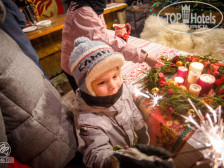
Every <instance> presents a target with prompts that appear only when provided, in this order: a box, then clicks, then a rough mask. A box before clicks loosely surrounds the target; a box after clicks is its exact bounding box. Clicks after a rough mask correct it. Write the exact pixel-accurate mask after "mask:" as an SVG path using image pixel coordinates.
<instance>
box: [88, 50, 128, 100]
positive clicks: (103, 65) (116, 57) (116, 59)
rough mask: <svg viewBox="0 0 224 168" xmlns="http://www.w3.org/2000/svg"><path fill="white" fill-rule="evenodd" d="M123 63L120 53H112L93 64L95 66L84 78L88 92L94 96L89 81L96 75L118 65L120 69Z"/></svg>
mask: <svg viewBox="0 0 224 168" xmlns="http://www.w3.org/2000/svg"><path fill="white" fill-rule="evenodd" d="M123 65H124V57H123V55H122V54H120V53H114V54H113V55H110V56H108V57H107V58H105V59H103V60H102V61H101V62H99V63H98V64H97V65H95V67H94V68H93V69H92V70H91V71H90V72H89V74H88V76H87V78H86V87H87V89H88V91H89V93H90V94H91V95H92V96H96V95H95V92H94V91H93V89H92V86H91V83H92V81H94V80H95V79H96V78H97V77H98V76H100V75H101V74H102V73H104V72H106V71H108V70H110V69H112V68H114V67H118V69H119V70H120V68H121V67H122V66H123Z"/></svg>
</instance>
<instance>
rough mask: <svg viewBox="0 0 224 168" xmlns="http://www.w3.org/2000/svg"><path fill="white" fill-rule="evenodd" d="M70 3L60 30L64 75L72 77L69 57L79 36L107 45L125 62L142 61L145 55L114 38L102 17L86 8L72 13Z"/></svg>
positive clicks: (138, 49)
mask: <svg viewBox="0 0 224 168" xmlns="http://www.w3.org/2000/svg"><path fill="white" fill-rule="evenodd" d="M72 3H74V2H71V5H70V7H69V9H68V11H67V14H66V18H65V23H64V27H63V30H62V46H61V67H62V69H63V70H64V71H65V72H66V73H68V74H70V75H72V74H71V71H70V69H69V57H70V54H71V52H72V50H73V49H74V40H75V39H76V38H78V37H81V36H85V37H88V38H90V39H91V40H98V41H103V42H105V43H107V44H108V45H110V46H111V47H112V48H113V49H114V50H115V51H117V52H121V53H122V54H123V55H124V57H125V59H126V60H127V61H133V62H143V61H144V59H145V57H146V53H143V52H142V51H141V49H140V48H137V47H136V46H133V45H131V44H130V43H128V42H127V43H126V42H125V41H124V40H122V39H121V38H119V37H115V36H114V34H112V33H111V31H109V30H108V29H107V27H106V24H105V21H104V18H103V15H97V14H96V13H95V11H94V10H93V9H92V8H91V7H88V6H84V7H81V8H78V9H77V10H74V11H72Z"/></svg>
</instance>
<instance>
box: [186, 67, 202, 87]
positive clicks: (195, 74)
mask: <svg viewBox="0 0 224 168" xmlns="http://www.w3.org/2000/svg"><path fill="white" fill-rule="evenodd" d="M200 74H201V73H200V72H199V71H195V70H190V71H189V74H188V78H187V82H188V83H189V84H193V83H197V82H198V79H199V77H200Z"/></svg>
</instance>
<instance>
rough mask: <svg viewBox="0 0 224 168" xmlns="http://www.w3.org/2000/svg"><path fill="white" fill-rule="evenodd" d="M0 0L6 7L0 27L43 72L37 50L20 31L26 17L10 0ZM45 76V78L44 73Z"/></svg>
mask: <svg viewBox="0 0 224 168" xmlns="http://www.w3.org/2000/svg"><path fill="white" fill-rule="evenodd" d="M1 1H2V2H3V4H4V6H5V9H6V17H5V20H4V22H3V23H2V24H0V29H2V30H3V31H5V32H6V33H7V34H8V35H9V36H10V37H11V38H13V39H14V40H15V41H16V43H17V44H18V45H19V47H20V48H21V49H22V51H23V52H24V53H25V55H27V56H28V57H29V58H30V59H32V60H33V61H34V62H35V64H36V65H37V66H38V67H39V68H40V69H41V70H42V71H43V72H44V70H43V68H42V67H41V65H40V63H39V56H38V54H37V52H36V51H35V49H34V48H33V46H32V44H31V42H30V40H29V39H28V37H27V35H26V34H25V33H24V32H23V31H22V28H24V27H25V26H26V17H25V16H24V14H23V13H22V12H21V11H20V10H19V8H18V6H17V5H16V4H15V3H14V2H13V1H12V0H1ZM45 77H46V78H47V76H46V75H45ZM47 79H48V78H47Z"/></svg>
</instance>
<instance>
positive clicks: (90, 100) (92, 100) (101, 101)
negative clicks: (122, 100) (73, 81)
mask: <svg viewBox="0 0 224 168" xmlns="http://www.w3.org/2000/svg"><path fill="white" fill-rule="evenodd" d="M122 91H123V84H122V85H121V87H120V89H119V90H118V91H117V93H116V94H114V95H111V96H98V97H96V96H91V95H89V94H87V93H85V92H82V91H80V92H81V97H82V98H83V100H84V101H85V102H86V104H88V105H89V106H99V107H106V108H108V107H110V106H112V105H113V104H114V103H115V102H116V101H117V100H118V99H119V97H120V96H121V94H122Z"/></svg>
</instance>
